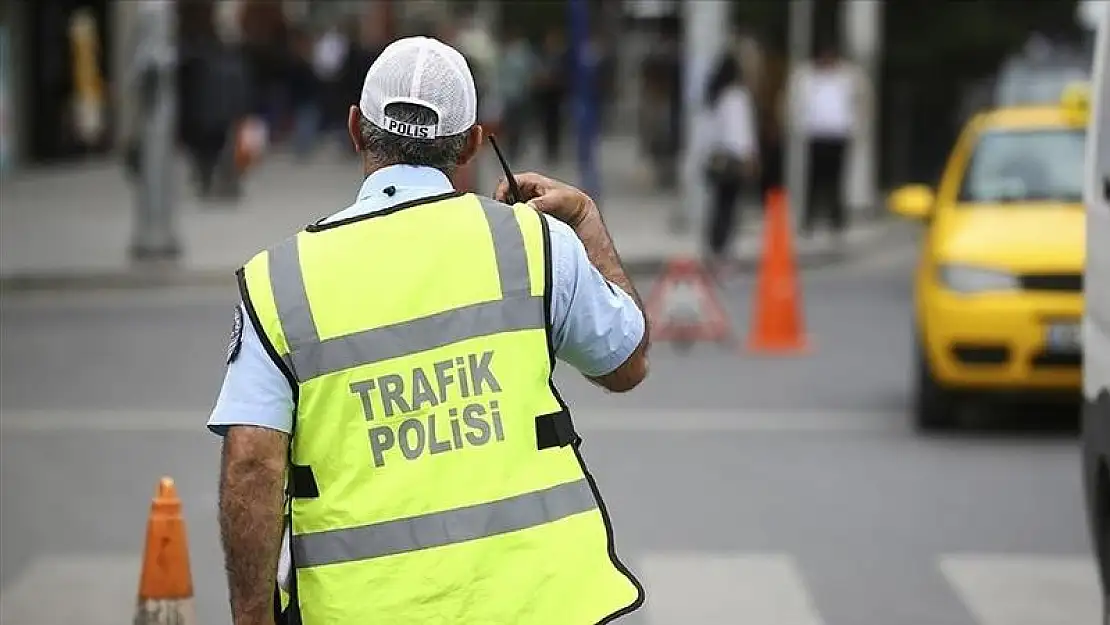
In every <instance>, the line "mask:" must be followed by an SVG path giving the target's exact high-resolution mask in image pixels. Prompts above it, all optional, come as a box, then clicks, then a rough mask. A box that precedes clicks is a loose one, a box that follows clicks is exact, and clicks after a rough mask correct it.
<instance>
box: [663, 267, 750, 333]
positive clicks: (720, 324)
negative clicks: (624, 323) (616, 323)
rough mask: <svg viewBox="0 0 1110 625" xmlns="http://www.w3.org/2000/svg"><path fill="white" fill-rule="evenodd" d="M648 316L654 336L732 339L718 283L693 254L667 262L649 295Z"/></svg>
mask: <svg viewBox="0 0 1110 625" xmlns="http://www.w3.org/2000/svg"><path fill="white" fill-rule="evenodd" d="M647 316H648V319H649V320H650V322H651V336H652V338H653V339H658V340H661V341H678V342H685V343H689V342H695V341H703V342H710V343H721V342H727V341H731V340H732V327H731V326H732V324H731V323H730V321H729V317H728V313H726V312H725V307H724V306H723V305H722V304H721V299H720V297H718V295H717V289H716V287H715V283H714V282H713V280H712V279H711V278H710V277H709V273H708V272H707V271H706V270H705V268H704V267H703V266H702V265H701V263H699V262H698V261H696V260H694V259H692V258H676V259H673V260H671V261H670V262H669V263H667V268H666V270H665V271H664V272H663V275H662V276H660V277H659V280H658V281H657V282H656V283H655V286H654V287H653V288H652V291H651V294H650V295H649V296H648V301H647Z"/></svg>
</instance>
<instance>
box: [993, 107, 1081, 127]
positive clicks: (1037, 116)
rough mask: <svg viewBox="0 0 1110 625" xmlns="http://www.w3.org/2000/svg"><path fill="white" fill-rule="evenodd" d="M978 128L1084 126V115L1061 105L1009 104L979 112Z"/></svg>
mask: <svg viewBox="0 0 1110 625" xmlns="http://www.w3.org/2000/svg"><path fill="white" fill-rule="evenodd" d="M978 117H979V119H978V120H977V123H978V126H979V128H980V130H1021V129H1024V128H1085V127H1086V126H1087V120H1086V117H1085V116H1076V115H1075V114H1074V112H1073V111H1071V110H1069V109H1067V108H1065V107H1062V106H1051V105H1037V106H1010V107H1004V108H999V109H994V110H991V111H987V112H984V113H980V114H979V116H978Z"/></svg>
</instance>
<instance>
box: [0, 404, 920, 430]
mask: <svg viewBox="0 0 1110 625" xmlns="http://www.w3.org/2000/svg"><path fill="white" fill-rule="evenodd" d="M574 415H575V418H574V420H575V425H576V427H577V428H578V429H579V430H580V431H581V432H582V433H583V434H590V433H593V432H596V433H607V432H644V433H652V432H671V433H684V432H685V433H698V432H895V431H902V430H904V429H905V421H906V419H905V418H904V415H901V414H900V413H898V412H896V411H858V412H853V411H825V410H787V411H783V410H759V409H749V408H745V409H737V410H631V409H622V410H604V409H589V408H583V409H580V410H575V411H574ZM207 418H208V412H207V411H205V410H195V411H189V410H174V411H157V410H153V411H139V410H120V411H106V410H101V411H66V410H63V411H57V410H0V432H5V433H13V434H14V433H35V432H40V433H49V432H70V431H74V432H167V433H189V432H198V433H200V432H205V431H206V430H205V427H204V424H205V422H206V420H207Z"/></svg>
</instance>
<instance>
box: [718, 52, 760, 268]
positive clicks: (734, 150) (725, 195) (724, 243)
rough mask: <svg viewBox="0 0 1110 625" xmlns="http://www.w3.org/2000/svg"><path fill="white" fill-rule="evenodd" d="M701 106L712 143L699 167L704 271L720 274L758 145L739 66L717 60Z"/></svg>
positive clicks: (755, 170) (753, 184)
mask: <svg viewBox="0 0 1110 625" xmlns="http://www.w3.org/2000/svg"><path fill="white" fill-rule="evenodd" d="M705 104H706V106H707V108H708V109H709V121H710V126H711V128H712V136H711V139H710V140H711V141H712V143H711V144H710V146H709V153H708V156H707V159H706V163H705V176H706V181H707V182H708V184H709V188H710V198H711V200H710V206H709V222H708V226H709V228H708V232H707V240H708V244H709V254H710V266H711V268H712V269H713V270H714V271H715V272H722V271H724V270H725V269H726V268H727V266H728V264H729V263H730V262H731V258H730V251H731V248H730V245H729V244H730V243H731V241H732V235H733V232H734V231H735V230H736V229H737V226H738V222H739V219H738V218H737V206H736V204H737V199H738V198H739V197H740V196H741V195H742V194H747V193H751V192H753V191H755V190H756V189H757V185H758V181H759V143H758V131H757V129H756V121H755V107H754V104H753V102H752V96H751V93H750V92H749V90H748V87H747V85H746V84H745V82H744V77H743V72H742V70H741V67H740V62H739V61H738V60H737V59H736V57H735V56H734V55H733V54H732V53H731V52H726V53H725V54H723V55H722V57H721V59H720V61H719V62H718V63H717V66H716V68H715V69H714V70H713V73H712V74H711V75H710V78H709V83H708V86H707V89H706V100H705Z"/></svg>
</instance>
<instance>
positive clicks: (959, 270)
mask: <svg viewBox="0 0 1110 625" xmlns="http://www.w3.org/2000/svg"><path fill="white" fill-rule="evenodd" d="M939 277H940V281H941V283H942V284H944V286H946V287H948V288H949V289H951V290H953V291H956V292H957V293H986V292H990V291H1014V290H1017V288H1018V278H1017V276H1015V275H1014V274H1012V273H1009V272H1007V271H1000V270H998V269H984V268H982V267H972V266H969V265H941V266H940V272H939Z"/></svg>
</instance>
